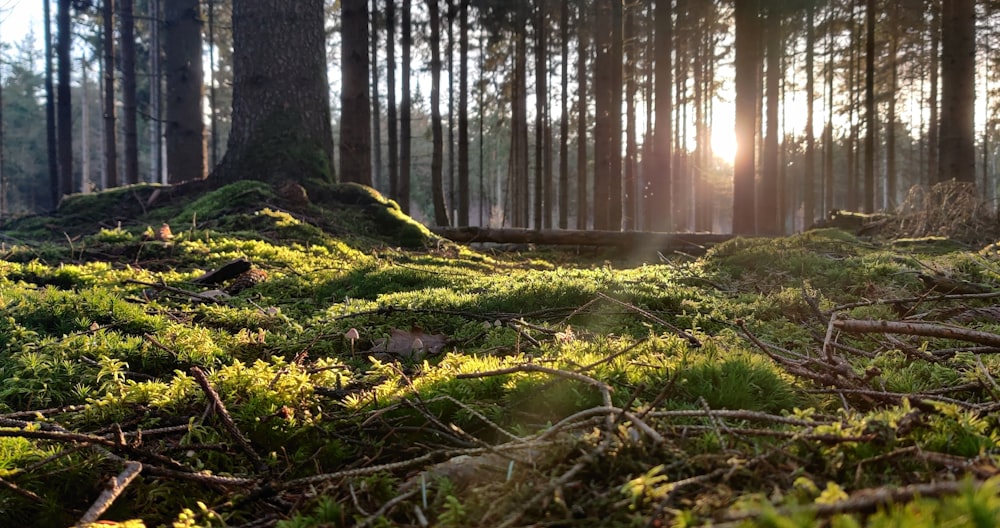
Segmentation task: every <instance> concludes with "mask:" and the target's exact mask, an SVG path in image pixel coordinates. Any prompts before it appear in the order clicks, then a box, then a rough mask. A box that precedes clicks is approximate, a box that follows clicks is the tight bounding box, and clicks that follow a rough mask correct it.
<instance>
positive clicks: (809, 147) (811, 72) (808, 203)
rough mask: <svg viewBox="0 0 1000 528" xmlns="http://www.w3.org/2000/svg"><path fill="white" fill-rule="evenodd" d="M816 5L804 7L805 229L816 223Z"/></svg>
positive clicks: (803, 202)
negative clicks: (814, 127)
mask: <svg viewBox="0 0 1000 528" xmlns="http://www.w3.org/2000/svg"><path fill="white" fill-rule="evenodd" d="M815 21H816V4H815V3H813V2H809V4H808V5H807V6H806V27H805V31H806V155H805V164H806V166H805V170H804V173H803V176H802V179H803V188H802V195H803V197H802V216H803V220H804V223H805V225H804V226H803V227H804V228H805V229H808V228H809V227H810V226H812V224H813V222H815V221H816V137H815V134H814V133H813V125H814V121H813V119H814V114H815V111H814V110H815V108H814V107H815V103H816V93H815V91H816V72H815V61H816V30H815V28H814V27H813V25H814V24H815Z"/></svg>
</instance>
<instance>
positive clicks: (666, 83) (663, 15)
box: [643, 0, 674, 231]
mask: <svg viewBox="0 0 1000 528" xmlns="http://www.w3.org/2000/svg"><path fill="white" fill-rule="evenodd" d="M672 3H673V0H656V11H655V13H654V17H655V24H656V31H655V32H654V37H653V38H654V40H655V43H654V46H656V49H655V55H656V57H655V61H656V64H655V70H654V72H653V75H654V77H655V90H656V93H655V95H654V98H655V100H656V125H655V128H654V129H653V149H652V154H653V162H652V167H651V171H650V172H652V174H651V175H650V177H649V178H648V184H647V185H648V188H647V189H646V192H645V197H646V205H645V207H644V208H643V209H644V210H645V211H646V215H647V218H646V225H647V226H649V227H650V228H652V229H656V230H661V231H668V230H671V229H673V226H674V221H673V198H672V193H671V191H672V189H671V187H672V186H673V178H672V172H671V167H672V165H673V152H672V150H673V149H672V145H673V135H674V133H673V85H674V80H673V46H674V44H673V9H672V5H671V4H672Z"/></svg>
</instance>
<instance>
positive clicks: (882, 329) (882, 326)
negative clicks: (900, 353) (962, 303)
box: [833, 319, 1000, 347]
mask: <svg viewBox="0 0 1000 528" xmlns="http://www.w3.org/2000/svg"><path fill="white" fill-rule="evenodd" d="M833 325H834V326H835V327H837V328H838V329H840V330H843V331H844V332H851V333H855V334H906V335H915V336H921V337H939V338H942V339H956V340H959V341H967V342H970V343H977V344H980V345H987V346H994V347H1000V335H997V334H992V333H989V332H981V331H979V330H970V329H968V328H960V327H957V326H946V325H939V324H931V323H901V322H898V321H873V320H866V319H837V320H836V321H834V323H833Z"/></svg>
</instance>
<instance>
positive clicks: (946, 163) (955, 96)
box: [938, 0, 976, 183]
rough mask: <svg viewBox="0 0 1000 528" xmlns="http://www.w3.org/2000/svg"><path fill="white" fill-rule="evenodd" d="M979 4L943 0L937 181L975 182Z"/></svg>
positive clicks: (959, 0)
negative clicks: (977, 8) (977, 13)
mask: <svg viewBox="0 0 1000 528" xmlns="http://www.w3.org/2000/svg"><path fill="white" fill-rule="evenodd" d="M975 90H976V3H975V1H974V0H944V2H943V12H942V17H941V121H940V132H939V147H938V155H939V162H938V181H948V180H951V179H954V180H956V181H960V182H969V183H975V181H976V157H975V135H974V134H975V131H974V124H975V117H974V116H975V102H976V92H975Z"/></svg>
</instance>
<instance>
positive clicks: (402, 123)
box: [396, 0, 413, 213]
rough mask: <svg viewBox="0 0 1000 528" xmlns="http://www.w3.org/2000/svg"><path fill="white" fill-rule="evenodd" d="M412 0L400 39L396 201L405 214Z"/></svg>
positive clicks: (405, 4)
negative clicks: (397, 188) (397, 187)
mask: <svg viewBox="0 0 1000 528" xmlns="http://www.w3.org/2000/svg"><path fill="white" fill-rule="evenodd" d="M411 1H412V0H403V10H402V11H403V12H402V17H403V19H402V21H401V22H402V27H400V38H401V39H402V47H403V50H402V51H403V58H402V60H403V67H402V72H401V73H400V75H401V76H402V80H401V86H400V88H401V90H400V92H401V95H400V97H401V99H400V102H399V106H400V109H399V130H400V133H399V136H400V137H399V195H398V196H396V200H397V201H398V202H399V207H400V209H402V210H403V212H404V213H409V212H410V149H411V148H412V145H411V143H412V137H411V136H412V134H413V132H412V129H413V123H412V122H411V119H412V118H411V113H412V111H413V109H412V106H413V105H412V102H411V99H412V96H411V94H410V77H411V74H410V69H411V63H412V60H413V57H412V55H411V47H412V46H413V33H412V30H411V23H412V20H411V18H410V3H411Z"/></svg>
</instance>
